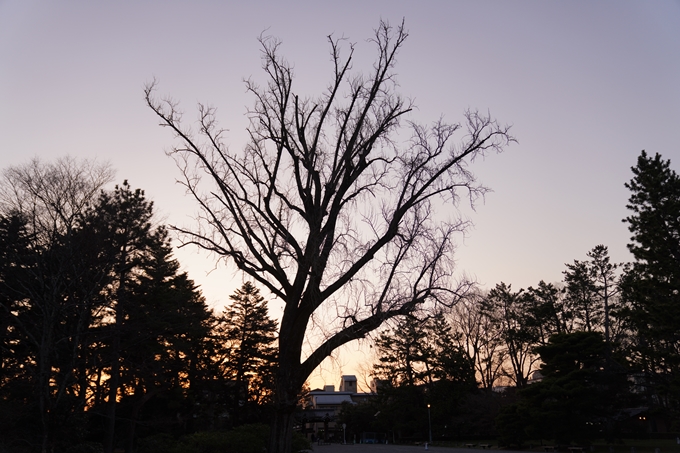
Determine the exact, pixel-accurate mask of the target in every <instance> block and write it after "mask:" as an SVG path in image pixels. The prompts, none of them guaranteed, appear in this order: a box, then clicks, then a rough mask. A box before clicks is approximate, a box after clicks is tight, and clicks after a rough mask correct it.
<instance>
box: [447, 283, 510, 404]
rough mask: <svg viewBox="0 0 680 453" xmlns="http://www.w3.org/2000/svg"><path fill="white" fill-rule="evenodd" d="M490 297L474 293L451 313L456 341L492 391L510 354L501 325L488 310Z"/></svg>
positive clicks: (484, 383) (484, 386)
mask: <svg viewBox="0 0 680 453" xmlns="http://www.w3.org/2000/svg"><path fill="white" fill-rule="evenodd" d="M485 297H486V296H485V295H484V294H482V293H479V292H474V293H471V294H469V295H468V297H465V298H464V299H462V300H461V301H460V302H458V303H457V304H456V305H455V306H454V307H453V309H452V312H451V317H450V319H451V324H452V326H453V331H454V341H455V342H456V344H457V345H458V348H459V349H460V350H461V351H464V352H465V353H466V354H467V356H468V357H469V358H470V361H471V362H472V363H473V364H474V367H475V371H476V376H477V380H478V381H479V383H480V385H481V387H482V388H484V389H487V390H489V391H491V389H492V388H493V387H494V385H495V384H496V383H497V381H498V380H499V379H500V378H501V377H502V376H503V364H504V362H505V359H506V357H507V351H506V350H505V348H504V342H503V331H502V329H501V326H500V324H498V323H497V322H496V321H494V319H492V317H491V316H489V315H490V314H489V313H488V312H487V311H486V310H484V307H483V300H484V298H485Z"/></svg>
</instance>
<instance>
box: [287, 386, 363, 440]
mask: <svg viewBox="0 0 680 453" xmlns="http://www.w3.org/2000/svg"><path fill="white" fill-rule="evenodd" d="M371 387H373V385H371ZM374 395H375V393H374V392H372V393H364V392H358V391H357V378H356V376H353V375H344V376H341V377H340V386H339V390H338V391H337V392H336V391H335V386H334V385H325V386H324V388H323V389H314V390H312V391H310V392H309V394H308V398H309V399H308V401H307V406H306V407H305V408H304V410H303V411H302V413H301V414H300V415H301V420H300V422H301V426H302V431H303V433H304V434H305V435H306V436H307V437H308V438H312V434H313V435H314V438H316V439H319V438H322V439H324V438H325V439H327V440H331V438H333V437H336V440H340V441H342V427H341V426H339V425H336V418H337V416H338V414H339V412H340V409H341V408H342V405H343V403H347V404H358V403H362V402H365V401H367V400H368V399H369V398H371V397H372V396H374ZM326 429H327V430H328V432H327V433H324V431H325V430H326ZM337 436H340V437H337Z"/></svg>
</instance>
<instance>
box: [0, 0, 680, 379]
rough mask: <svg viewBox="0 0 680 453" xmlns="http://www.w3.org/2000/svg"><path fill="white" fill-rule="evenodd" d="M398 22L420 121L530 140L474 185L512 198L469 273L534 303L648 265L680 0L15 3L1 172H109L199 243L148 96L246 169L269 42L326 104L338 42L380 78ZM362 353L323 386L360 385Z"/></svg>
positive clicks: (8, 19)
mask: <svg viewBox="0 0 680 453" xmlns="http://www.w3.org/2000/svg"><path fill="white" fill-rule="evenodd" d="M381 18H382V19H385V20H388V21H390V22H391V23H394V24H396V23H398V22H400V21H401V20H402V18H405V21H406V28H407V29H408V30H409V33H410V37H409V39H408V41H407V42H406V45H405V46H404V47H403V49H402V51H401V53H400V54H399V59H398V61H399V63H398V66H397V72H398V74H399V81H400V84H401V93H402V94H403V95H405V96H408V97H411V98H413V99H414V100H415V103H416V105H417V106H418V109H417V110H416V111H414V112H413V114H412V116H411V119H413V120H416V121H420V122H431V121H433V120H436V119H437V118H438V117H439V116H440V115H443V116H444V118H445V119H446V120H448V121H450V122H456V121H459V120H460V119H461V118H462V112H463V111H464V110H465V109H468V108H476V109H480V110H484V111H486V110H488V111H490V112H491V114H492V115H493V116H494V117H496V118H497V119H498V120H499V121H500V122H502V123H508V124H512V125H513V128H512V132H513V135H514V136H515V137H516V138H517V139H518V141H519V143H518V144H516V145H513V146H511V147H510V148H508V149H507V151H506V152H505V153H504V154H501V155H490V156H488V157H487V158H486V159H484V160H480V161H477V162H476V163H475V164H474V166H473V167H472V169H473V170H474V172H475V173H476V174H477V176H478V177H479V179H480V180H481V181H483V182H484V183H485V184H486V185H487V186H489V187H490V188H491V189H493V192H492V193H490V194H489V195H487V197H486V200H485V202H484V203H479V204H478V205H477V207H476V210H475V211H471V210H470V209H465V210H464V212H465V215H468V216H469V217H470V218H471V220H472V221H473V222H474V224H475V227H474V228H473V229H470V230H469V231H468V232H467V235H466V237H465V238H462V237H461V241H460V246H459V249H458V252H457V260H458V265H459V268H460V270H461V272H464V273H466V274H467V275H470V276H473V277H475V278H476V279H477V280H478V281H479V282H480V284H481V285H482V286H483V287H486V288H489V287H492V286H494V285H495V284H496V283H498V282H500V281H504V282H506V283H509V284H512V286H513V288H516V289H519V288H526V287H527V286H530V285H536V284H537V283H538V282H539V281H540V280H545V281H548V282H557V281H560V280H561V278H562V271H563V270H564V264H565V263H568V262H572V261H573V260H574V259H579V260H583V259H586V252H587V251H589V250H590V249H592V248H593V247H594V246H595V245H597V244H605V245H607V246H608V247H609V250H610V255H611V257H612V259H613V260H614V261H619V262H620V261H628V260H630V259H631V258H630V255H629V254H628V252H627V249H626V243H627V241H628V238H629V233H628V231H627V229H626V225H625V224H623V223H622V222H621V219H622V218H624V217H625V216H626V215H627V211H626V208H625V205H626V201H627V198H628V192H627V190H626V189H625V188H624V186H623V185H624V183H625V182H626V181H628V180H630V178H631V172H630V167H631V166H633V165H634V164H635V161H636V158H637V156H638V155H639V153H640V151H641V150H642V149H646V150H647V151H648V152H649V153H651V154H653V153H657V152H658V153H661V154H662V155H663V156H664V157H665V158H667V159H671V160H672V162H673V163H672V167H673V168H674V169H676V171H678V170H680V166H679V165H678V164H679V163H680V147H679V146H680V145H679V144H678V138H677V136H678V133H679V132H680V2H679V1H677V0H676V1H672V0H666V1H661V0H659V1H654V0H651V1H644V2H642V1H625V0H610V1H597V2H592V1H550V2H546V1H423V0H421V1H418V2H416V1H410V2H407V1H394V0H392V1H366V0H364V1H343V2H333V3H331V2H323V1H296V2H283V1H280V2H273V1H271V2H266V1H262V2H249V4H247V5H246V4H245V2H236V1H233V2H231V1H223V2H218V1H213V2H208V1H192V2H188V1H187V2H181V1H160V0H149V1H121V2H91V1H85V0H82V1H69V0H60V1H59V2H55V1H33V0H16V1H15V0H0V140H1V142H0V143H1V144H0V168H6V167H7V166H10V165H17V164H22V163H25V162H27V161H28V160H29V159H30V158H32V157H36V156H37V157H39V158H41V159H43V160H46V161H49V160H52V159H55V158H58V157H60V156H65V155H71V156H76V157H83V158H96V159H98V160H100V161H108V162H110V163H111V164H112V166H113V167H114V168H115V169H116V170H117V177H116V182H122V180H123V179H128V180H129V181H130V184H131V185H132V186H133V187H140V188H142V189H144V190H145V191H146V194H147V196H148V197H149V198H150V199H152V200H154V202H155V205H156V209H157V212H158V215H159V218H160V219H162V220H164V221H167V222H169V223H176V224H181V225H190V224H191V218H190V216H191V214H192V213H193V212H194V211H195V206H194V204H193V203H192V201H191V200H190V199H189V198H187V197H185V196H184V195H183V191H182V190H181V188H180V187H179V186H177V185H176V184H175V182H174V181H175V179H176V178H177V177H178V176H179V173H178V171H177V170H176V168H175V166H174V163H173V162H172V160H171V159H170V158H168V157H166V156H165V154H164V151H165V150H167V149H169V148H170V147H171V146H172V144H173V137H172V136H171V134H170V133H169V132H168V131H167V130H164V129H162V128H160V127H158V126H157V124H158V121H157V119H156V118H155V117H154V115H153V113H152V112H151V111H150V110H149V109H148V108H147V107H146V106H145V104H144V101H143V92H142V90H143V86H144V84H145V83H146V82H148V81H150V80H152V79H153V78H154V77H156V78H157V79H158V81H159V95H164V96H165V95H170V96H172V97H173V98H174V99H176V100H178V101H180V102H181V103H182V106H183V108H184V111H185V112H186V114H185V118H186V119H187V120H189V119H193V118H195V113H196V109H195V107H196V103H197V102H203V103H208V104H211V105H213V106H215V107H217V108H218V116H219V118H220V121H221V124H222V126H224V127H226V128H227V129H229V133H228V134H227V136H226V138H227V142H228V143H229V144H230V147H231V149H232V150H238V149H240V148H242V146H243V145H244V143H245V139H246V137H245V134H244V129H245V126H246V125H247V121H246V118H245V116H244V113H245V108H246V106H249V105H251V104H252V99H250V98H249V97H248V96H247V95H246V93H245V87H244V84H243V78H245V77H250V76H253V78H254V80H263V77H262V75H261V70H260V51H259V44H258V43H257V40H256V38H257V37H258V35H260V33H262V32H263V31H265V30H266V34H270V35H273V36H277V37H279V38H280V39H281V40H282V41H283V47H282V50H283V54H285V55H286V56H287V58H288V60H289V61H290V62H292V63H294V65H295V73H296V75H297V81H296V84H297V87H298V91H299V92H300V93H301V94H316V93H318V92H319V91H320V90H322V89H323V88H324V87H325V86H326V83H327V82H328V80H329V75H330V74H331V71H332V67H331V64H330V58H329V55H328V45H327V40H326V36H327V35H328V34H331V33H333V34H334V36H337V37H340V36H345V37H347V38H348V39H349V41H351V42H355V43H357V49H356V52H355V65H354V67H355V69H357V70H361V69H364V68H365V69H366V70H368V69H370V64H371V62H372V60H373V56H374V52H373V47H372V46H371V45H370V44H369V43H367V42H366V39H367V38H370V37H371V34H372V30H373V29H374V28H375V27H376V26H377V24H378V21H379V20H380V19H381ZM177 257H178V258H179V259H180V261H181V263H182V264H183V268H184V269H185V270H187V271H188V272H189V274H190V276H191V277H192V278H193V279H194V280H196V282H197V283H199V284H200V285H201V286H202V288H203V290H204V294H205V296H206V298H207V299H208V302H209V304H210V305H211V306H213V307H215V308H216V309H217V310H221V307H222V306H223V305H224V303H225V302H226V301H228V296H229V294H231V293H232V292H233V290H234V289H235V288H236V287H238V286H240V284H241V281H242V280H241V277H240V276H238V275H235V274H234V272H233V270H229V269H227V268H225V267H223V266H220V267H218V268H217V269H216V270H215V271H213V272H211V273H209V272H210V271H211V270H212V269H213V268H214V267H215V264H214V259H212V258H211V257H209V256H206V255H202V254H197V253H196V252H195V250H181V251H178V253H177ZM208 273H209V274H208ZM272 305H273V306H272V308H273V310H276V304H275V303H273V304H272ZM353 350H356V347H350V348H348V349H347V350H345V351H344V352H343V353H341V354H340V356H338V359H337V361H336V366H335V367H333V366H332V365H328V366H327V367H326V368H327V370H328V371H327V372H326V373H325V374H320V375H319V374H317V375H316V377H315V381H313V384H314V383H318V384H319V385H321V383H322V381H323V380H326V381H328V382H329V383H333V384H336V385H337V382H336V381H337V374H338V373H339V372H343V373H345V374H354V373H356V374H361V371H360V370H359V369H358V368H357V367H356V366H355V360H354V358H353V357H351V356H352V354H350V352H351V351H353ZM362 354H364V353H363V352H362ZM362 354H359V356H360V357H359V359H358V360H359V362H361V360H362V359H361V357H363V356H362ZM360 380H361V379H360Z"/></svg>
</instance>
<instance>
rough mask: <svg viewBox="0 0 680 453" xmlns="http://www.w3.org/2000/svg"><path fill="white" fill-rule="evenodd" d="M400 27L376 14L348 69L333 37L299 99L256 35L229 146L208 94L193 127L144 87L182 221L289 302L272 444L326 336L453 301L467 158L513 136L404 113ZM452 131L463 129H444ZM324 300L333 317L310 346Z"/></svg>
mask: <svg viewBox="0 0 680 453" xmlns="http://www.w3.org/2000/svg"><path fill="white" fill-rule="evenodd" d="M406 38H407V32H406V30H405V29H404V26H403V23H402V24H401V25H400V26H398V27H396V28H393V27H391V26H390V25H389V24H387V23H385V22H381V23H380V25H379V27H378V29H377V30H376V31H375V35H374V37H373V39H372V42H373V44H374V45H375V46H376V48H377V53H378V56H377V59H376V61H375V63H374V65H373V68H372V70H371V72H370V73H368V74H367V75H361V74H356V73H353V72H352V62H353V59H352V58H353V51H354V46H353V45H350V50H349V55H348V56H346V57H343V55H342V52H341V40H338V39H334V38H332V37H329V42H330V48H331V59H332V60H331V61H332V73H331V81H330V83H329V85H328V88H327V90H326V91H325V92H324V93H322V94H321V95H320V96H317V97H313V98H302V97H300V96H298V95H297V94H296V93H295V91H294V83H293V82H294V77H293V70H292V65H291V64H289V63H288V62H287V61H286V60H285V59H284V58H282V57H281V55H280V47H281V46H280V42H279V41H277V40H275V39H272V38H269V37H262V38H261V39H260V41H261V44H262V61H263V66H262V67H263V69H264V72H265V75H266V77H267V81H266V82H265V83H264V85H262V86H260V85H258V84H257V83H256V82H255V81H254V80H248V81H247V82H246V87H247V90H248V91H249V92H250V93H251V94H252V95H253V97H254V99H255V103H254V106H253V107H252V108H251V109H250V110H249V112H248V115H249V117H250V126H249V127H248V134H249V137H250V140H249V142H248V143H247V144H246V146H245V147H244V148H243V150H242V151H241V152H233V151H230V150H228V149H227V147H226V146H225V144H224V131H223V130H222V129H220V128H219V126H218V125H217V120H216V112H215V109H214V108H212V107H207V106H204V105H199V120H198V128H197V129H198V134H195V133H194V132H193V131H192V129H191V128H189V127H187V126H186V125H184V124H183V123H182V122H181V113H180V111H179V109H178V106H177V104H176V103H174V102H173V101H171V100H165V101H159V100H157V99H156V98H155V97H154V95H153V91H154V88H155V84H151V85H149V86H148V87H147V89H146V101H147V104H148V105H149V107H150V108H151V109H152V110H153V111H154V112H155V114H156V115H157V116H158V117H159V118H160V119H161V124H162V125H163V126H165V127H168V128H170V129H171V130H172V131H173V132H174V133H175V134H176V136H177V138H178V139H179V142H180V144H179V145H178V146H177V147H176V148H175V149H174V151H172V152H171V154H172V155H173V156H174V157H175V158H176V161H177V163H178V165H179V167H180V169H181V170H182V173H183V184H184V185H185V187H186V189H187V191H188V192H189V193H190V194H191V195H192V196H193V197H194V198H195V199H196V201H197V202H198V204H199V206H200V207H201V209H202V215H201V222H200V224H199V225H198V226H197V227H196V228H195V229H188V228H177V229H178V230H179V231H180V232H181V233H184V235H185V241H186V242H187V243H194V244H196V245H198V246H199V247H203V248H204V249H207V250H209V251H212V252H214V253H216V254H217V255H218V256H220V257H224V258H228V259H230V260H231V261H233V262H234V263H235V264H236V266H238V268H239V269H240V270H241V271H243V272H245V273H246V274H248V275H249V276H250V277H251V278H253V279H254V280H255V281H256V282H257V283H259V284H261V285H263V286H264V287H266V288H267V289H268V290H269V291H270V292H271V293H272V294H273V295H274V296H275V297H277V298H278V299H280V300H281V301H282V302H283V303H284V304H285V306H284V310H283V316H282V318H281V323H280V330H279V366H278V369H277V374H276V393H275V398H276V399H275V403H276V410H277V412H276V413H277V415H276V417H275V419H274V423H273V427H272V437H271V440H270V450H269V451H270V452H271V453H275V452H279V451H285V452H287V451H290V442H291V435H292V427H293V420H294V418H293V411H294V409H295V402H296V401H297V393H298V392H299V391H300V388H301V387H302V384H303V383H304V382H305V380H306V378H307V377H308V376H309V374H310V373H311V372H312V371H313V370H314V369H315V368H316V367H317V366H318V365H319V364H320V363H321V362H322V361H323V360H324V359H325V358H326V357H328V356H329V354H330V353H331V352H332V351H334V350H335V349H336V348H338V347H340V346H342V345H344V344H346V343H348V342H350V341H353V340H356V339H359V338H362V337H364V336H366V335H367V334H368V333H369V332H371V331H372V330H374V329H376V328H377V327H379V326H380V325H381V324H382V323H383V322H384V321H385V320H387V319H389V318H392V317H394V316H400V315H405V314H408V313H410V312H413V311H415V310H416V309H417V308H418V307H421V306H422V305H423V304H425V303H428V302H430V303H439V302H441V303H451V302H452V300H454V299H455V297H456V294H458V293H460V292H461V291H463V290H464V289H465V287H456V286H455V285H452V282H451V274H452V268H453V259H452V252H453V250H452V240H453V236H454V235H455V234H456V233H458V232H460V231H461V230H463V229H464V228H465V226H466V222H465V221H463V220H461V219H460V218H459V216H457V215H456V214H457V210H456V209H455V205H456V203H457V202H458V201H459V198H460V197H461V195H462V196H463V197H464V198H465V199H468V200H471V201H473V200H474V199H476V198H477V197H478V196H480V195H482V194H483V193H484V191H485V189H484V187H482V186H480V185H479V184H478V183H476V181H475V179H474V176H473V174H472V173H471V172H470V170H469V164H470V162H471V161H473V160H474V159H475V158H478V157H481V156H483V155H484V154H485V153H487V152H488V151H501V150H502V148H503V147H504V146H505V145H507V144H508V143H509V142H511V141H512V140H513V138H512V137H511V136H510V135H509V132H508V127H504V126H501V125H499V124H498V123H497V122H495V121H494V120H492V119H491V118H490V117H489V116H487V115H485V114H480V113H478V112H475V111H468V112H466V115H465V122H464V124H462V125H461V124H447V123H445V122H444V121H443V120H439V121H436V122H435V123H434V124H433V125H432V126H429V127H427V126H423V125H419V124H416V123H413V122H406V118H405V115H407V114H408V113H409V112H410V111H411V110H412V105H411V103H410V102H409V101H408V100H405V99H404V98H402V97H401V96H400V95H399V94H398V93H397V91H396V90H397V81H396V75H395V72H394V68H395V65H396V57H397V53H398V51H399V50H400V49H401V47H402V46H403V44H404V42H405V40H406ZM405 123H406V124H405ZM404 126H406V129H407V130H410V134H409V132H405V131H404ZM457 133H462V135H463V138H462V140H461V141H460V142H459V143H453V142H454V136H455V135H456V134H457ZM408 135H410V137H408ZM405 138H406V140H405V141H404V139H405ZM203 177H205V179H207V181H205V180H204V179H203ZM204 182H207V184H208V186H207V187H206V186H204V185H203V183H204ZM324 310H325V312H326V313H328V312H332V313H333V314H334V315H336V316H335V320H334V321H332V322H331V323H326V324H325V325H324V331H325V334H324V338H323V339H322V341H321V343H320V344H318V345H316V347H315V348H314V349H313V350H312V351H311V353H309V354H308V355H306V356H303V355H302V353H303V345H304V344H305V339H306V338H307V333H308V330H309V329H310V328H312V327H313V319H315V318H314V316H315V314H317V315H320V313H322V312H324Z"/></svg>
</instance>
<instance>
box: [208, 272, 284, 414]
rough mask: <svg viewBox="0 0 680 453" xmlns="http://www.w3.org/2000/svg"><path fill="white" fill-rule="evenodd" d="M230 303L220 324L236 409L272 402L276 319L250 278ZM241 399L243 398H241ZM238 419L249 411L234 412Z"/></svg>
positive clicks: (223, 360) (226, 375)
mask: <svg viewBox="0 0 680 453" xmlns="http://www.w3.org/2000/svg"><path fill="white" fill-rule="evenodd" d="M229 299H231V304H230V305H229V306H227V307H226V308H225V310H224V313H223V315H222V316H221V318H220V324H219V327H218V338H219V340H220V341H221V342H222V343H223V346H222V347H221V348H220V351H221V352H222V354H221V357H220V361H221V368H222V369H223V370H224V371H223V373H224V378H226V379H228V380H230V381H232V382H233V383H235V390H236V395H235V397H236V399H237V401H236V403H238V404H234V405H232V407H231V410H232V411H233V412H237V411H239V412H242V411H240V409H241V408H242V407H245V408H246V409H249V408H251V407H253V406H257V405H262V404H266V403H270V402H271V400H272V396H273V390H274V385H273V377H274V371H275V368H276V355H277V354H276V347H275V344H274V343H275V341H276V330H277V323H276V321H275V320H273V319H271V318H270V317H269V308H268V307H267V301H266V300H265V299H264V298H263V297H262V296H261V295H260V291H259V290H258V289H257V288H256V287H255V285H253V284H252V283H251V282H245V283H244V284H243V285H242V286H241V288H239V289H237V290H236V292H235V293H234V294H232V295H230V296H229ZM239 399H241V401H238V400H239ZM232 415H233V416H234V417H235V419H236V421H237V422H242V421H243V420H239V419H240V418H244V417H245V416H246V414H242V413H233V414H232Z"/></svg>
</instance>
